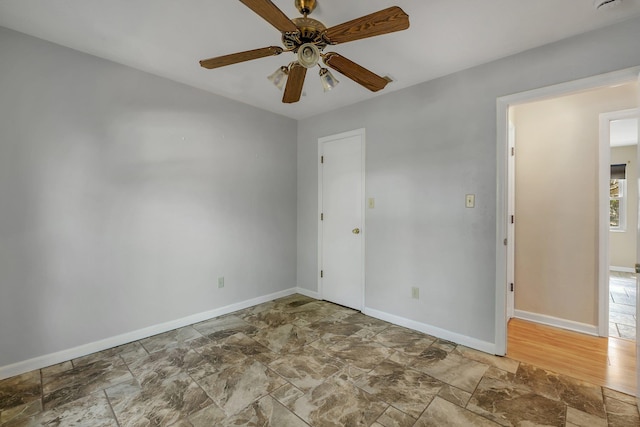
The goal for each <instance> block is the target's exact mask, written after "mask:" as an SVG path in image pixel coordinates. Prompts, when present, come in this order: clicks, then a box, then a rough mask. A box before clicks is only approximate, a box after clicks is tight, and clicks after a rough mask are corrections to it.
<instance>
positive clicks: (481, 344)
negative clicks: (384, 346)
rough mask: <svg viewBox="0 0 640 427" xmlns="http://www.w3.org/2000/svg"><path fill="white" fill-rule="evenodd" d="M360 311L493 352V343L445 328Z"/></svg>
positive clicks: (393, 316)
mask: <svg viewBox="0 0 640 427" xmlns="http://www.w3.org/2000/svg"><path fill="white" fill-rule="evenodd" d="M362 312H363V313H364V314H366V315H367V316H371V317H375V318H376V319H380V320H384V321H386V322H389V323H393V324H394V325H398V326H404V327H405V328H409V329H413V330H415V331H418V332H422V333H425V334H429V335H432V336H434V337H436V338H441V339H443V340H447V341H452V342H454V343H456V344H461V345H464V346H466V347H470V348H473V349H476V350H480V351H483V352H485V353H489V354H495V345H494V344H493V343H490V342H487V341H482V340H479V339H476V338H472V337H469V336H466V335H462V334H458V333H456V332H451V331H448V330H446V329H442V328H438V327H437V326H431V325H428V324H426V323H422V322H417V321H415V320H411V319H407V318H406V317H401V316H396V315H395V314H389V313H386V312H384V311H379V310H375V309H373V308H369V307H365V309H364V310H363V311H362Z"/></svg>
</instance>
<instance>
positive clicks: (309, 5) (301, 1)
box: [296, 0, 316, 17]
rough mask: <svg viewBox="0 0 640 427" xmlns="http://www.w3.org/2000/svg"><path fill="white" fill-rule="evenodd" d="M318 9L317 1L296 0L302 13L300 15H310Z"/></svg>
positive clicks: (297, 6)
mask: <svg viewBox="0 0 640 427" xmlns="http://www.w3.org/2000/svg"><path fill="white" fill-rule="evenodd" d="M315 8H316V0H296V9H298V11H299V12H300V14H302V15H304V16H305V17H306V16H307V15H310V14H311V12H313V10H314V9H315Z"/></svg>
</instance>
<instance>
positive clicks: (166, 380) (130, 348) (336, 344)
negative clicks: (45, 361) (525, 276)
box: [0, 295, 640, 427]
mask: <svg viewBox="0 0 640 427" xmlns="http://www.w3.org/2000/svg"><path fill="white" fill-rule="evenodd" d="M634 401H635V398H633V397H631V396H628V395H625V394H621V393H618V392H615V391H612V390H609V389H606V388H602V387H599V386H595V385H591V384H589V383H586V382H581V381H578V380H575V379H572V378H570V377H568V376H563V375H558V374H555V373H553V372H549V371H545V370H543V369H540V368H538V367H536V366H533V365H528V364H525V363H520V362H517V361H515V360H512V359H509V358H499V357H494V356H490V355H488V354H485V353H481V352H478V351H475V350H471V349H469V348H466V347H463V346H461V345H456V344H454V343H451V342H447V341H443V340H439V339H436V338H434V337H431V336H429V335H425V334H422V333H418V332H415V331H412V330H409V329H405V328H401V327H398V326H393V325H391V324H389V323H386V322H383V321H380V320H376V319H373V318H371V317H367V316H365V315H362V314H360V313H357V312H355V311H352V310H349V309H346V308H344V307H340V306H337V305H334V304H331V303H327V302H322V301H315V300H313V299H310V298H307V297H304V296H300V295H293V296H289V297H286V298H282V299H279V300H276V301H272V302H269V303H265V304H261V305H258V306H255V307H252V308H249V309H246V310H242V311H239V312H236V313H232V314H230V315H227V316H223V317H220V318H216V319H212V320H209V321H206V322H202V323H198V324H195V325H191V326H188V327H185V328H181V329H177V330H174V331H170V332H167V333H164V334H161V335H157V336H154V337H150V338H147V339H144V340H141V341H137V342H133V343H130V344H127V345H124V346H120V347H116V348H112V349H109V350H106V351H103V352H100V353H96V354H92V355H89V356H86V357H81V358H79V359H75V360H71V361H68V362H65V363H61V364H59V365H56V366H51V367H48V368H45V369H41V370H37V371H33V372H29V373H26V374H23V375H20V376H17V377H13V378H8V379H5V380H2V381H0V426H2V427H8V426H11V427H14V426H20V427H22V426H83V427H85V426H86V427H93V426H120V427H124V426H176V427H190V426H195V427H198V426H206V427H210V426H276V427H287V426H376V427H381V426H383V427H391V426H396V427H404V426H499V425H502V426H537V425H544V426H589V427H592V426H610V427H615V426H625V427H627V426H640V418H639V416H638V410H637V407H636V406H635V404H634Z"/></svg>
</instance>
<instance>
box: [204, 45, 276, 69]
mask: <svg viewBox="0 0 640 427" xmlns="http://www.w3.org/2000/svg"><path fill="white" fill-rule="evenodd" d="M282 52H283V49H282V48H281V47H278V46H270V47H263V48H262V49H254V50H247V51H245V52H238V53H232V54H231V55H224V56H218V57H216V58H209V59H203V60H202V61H200V66H201V67H204V68H208V69H210V70H212V69H214V68H219V67H224V66H225V65H231V64H237V63H238V62H244V61H251V60H252V59H258V58H265V57H267V56H275V55H280V54H281V53H282Z"/></svg>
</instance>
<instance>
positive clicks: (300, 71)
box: [282, 63, 307, 104]
mask: <svg viewBox="0 0 640 427" xmlns="http://www.w3.org/2000/svg"><path fill="white" fill-rule="evenodd" d="M306 75H307V69H306V68H305V67H303V66H302V65H300V64H298V63H295V64H293V65H292V66H291V68H290V69H289V77H287V86H286V87H285V88H284V95H283V97H282V102H284V103H286V104H292V103H294V102H298V101H300V96H301V95H302V86H303V85H304V78H305V76H306Z"/></svg>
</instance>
